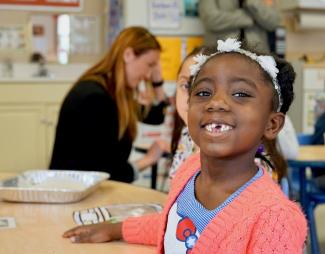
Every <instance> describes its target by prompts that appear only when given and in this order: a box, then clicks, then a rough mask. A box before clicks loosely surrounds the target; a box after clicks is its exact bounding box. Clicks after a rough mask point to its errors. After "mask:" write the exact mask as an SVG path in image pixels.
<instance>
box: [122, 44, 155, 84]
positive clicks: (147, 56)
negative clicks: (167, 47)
mask: <svg viewBox="0 0 325 254" xmlns="http://www.w3.org/2000/svg"><path fill="white" fill-rule="evenodd" d="M159 57H160V51H159V50H156V49H150V50H148V51H146V52H145V53H143V54H141V55H138V56H137V55H135V54H134V51H133V49H132V48H127V49H126V50H125V52H124V62H125V73H126V79H127V86H128V87H129V88H132V89H135V88H136V87H137V86H138V85H139V84H140V81H141V80H145V81H149V80H151V74H152V71H153V70H154V68H155V67H156V66H157V65H158V63H159Z"/></svg>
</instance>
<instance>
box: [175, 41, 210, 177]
mask: <svg viewBox="0 0 325 254" xmlns="http://www.w3.org/2000/svg"><path fill="white" fill-rule="evenodd" d="M204 49H205V48H204V47H198V48H194V50H193V51H192V52H191V53H189V54H188V55H187V56H186V57H185V59H184V60H183V63H182V65H181V66H180V68H179V71H178V75H177V80H176V111H175V115H174V129H173V134H172V140H171V152H172V154H173V161H172V165H171V167H170V170H169V177H170V178H173V177H174V175H175V173H176V171H177V169H178V168H179V166H180V165H181V164H182V163H183V162H184V161H185V160H186V159H187V158H188V157H189V156H190V155H192V154H193V153H194V152H196V151H198V149H197V147H196V146H195V144H194V142H193V140H192V138H191V136H190V134H189V132H188V128H187V112H188V98H189V94H188V93H189V82H190V76H191V73H190V66H191V65H193V64H194V63H195V60H194V56H195V55H197V54H199V53H202V52H203V51H204Z"/></svg>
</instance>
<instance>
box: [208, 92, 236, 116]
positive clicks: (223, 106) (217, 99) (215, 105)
mask: <svg viewBox="0 0 325 254" xmlns="http://www.w3.org/2000/svg"><path fill="white" fill-rule="evenodd" d="M205 110H207V111H209V112H213V111H229V110H230V107H229V104H228V102H227V100H226V98H225V96H223V95H221V94H215V95H214V96H213V97H211V99H210V100H209V101H208V103H207V104H206V107H205Z"/></svg>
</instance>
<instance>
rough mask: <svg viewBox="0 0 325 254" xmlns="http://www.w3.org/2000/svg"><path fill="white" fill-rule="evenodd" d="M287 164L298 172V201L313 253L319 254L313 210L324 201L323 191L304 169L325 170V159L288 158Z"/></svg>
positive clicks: (324, 192) (324, 193)
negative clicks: (300, 159) (307, 227)
mask: <svg viewBox="0 0 325 254" xmlns="http://www.w3.org/2000/svg"><path fill="white" fill-rule="evenodd" d="M288 165H289V167H291V168H292V169H293V170H297V171H298V174H299V185H300V189H299V198H300V200H299V202H300V204H301V206H302V208H303V210H304V211H305V213H306V216H307V219H308V226H309V232H310V244H311V250H312V253H313V254H319V253H320V250H319V245H318V237H317V230H316V223H315V216H314V210H315V208H316V206H317V205H319V204H323V203H325V191H322V190H320V189H319V188H318V187H317V186H316V185H315V184H314V182H313V180H312V179H311V180H308V179H307V177H306V169H307V168H311V169H313V168H314V169H315V170H316V169H323V170H325V161H299V160H288Z"/></svg>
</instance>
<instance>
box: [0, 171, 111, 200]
mask: <svg viewBox="0 0 325 254" xmlns="http://www.w3.org/2000/svg"><path fill="white" fill-rule="evenodd" d="M108 178H109V174H108V173H105V172H97V171H74V170H28V171H25V172H23V173H22V174H20V175H18V176H16V177H13V178H10V179H6V180H3V181H0V199H3V200H6V201H15V202H37V203H71V202H77V201H79V200H81V199H83V198H85V197H86V196H87V195H88V194H89V193H91V192H92V191H94V190H95V189H96V188H97V187H98V185H99V184H100V183H101V182H102V181H104V180H106V179H108Z"/></svg>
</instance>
